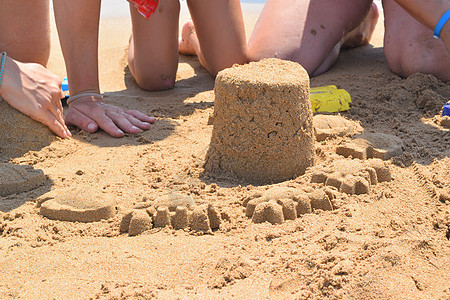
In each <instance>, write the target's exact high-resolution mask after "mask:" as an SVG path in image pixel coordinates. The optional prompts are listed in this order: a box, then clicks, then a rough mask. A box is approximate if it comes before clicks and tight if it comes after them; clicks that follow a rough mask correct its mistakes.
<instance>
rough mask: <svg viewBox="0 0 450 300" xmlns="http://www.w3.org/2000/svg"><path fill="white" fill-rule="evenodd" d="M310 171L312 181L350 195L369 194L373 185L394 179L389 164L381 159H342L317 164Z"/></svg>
mask: <svg viewBox="0 0 450 300" xmlns="http://www.w3.org/2000/svg"><path fill="white" fill-rule="evenodd" d="M308 173H310V174H311V182H315V183H323V184H325V185H326V186H332V187H335V188H337V189H338V190H339V191H340V192H342V193H346V194H350V195H353V194H356V195H360V194H368V193H369V192H370V188H371V186H372V185H376V184H378V183H379V182H384V181H390V180H391V179H392V176H391V171H390V169H389V167H388V165H387V164H386V163H385V162H383V161H382V160H381V159H369V160H367V161H358V160H349V159H341V160H336V161H334V162H333V163H332V164H330V165H327V166H315V167H313V168H311V169H310V170H308Z"/></svg>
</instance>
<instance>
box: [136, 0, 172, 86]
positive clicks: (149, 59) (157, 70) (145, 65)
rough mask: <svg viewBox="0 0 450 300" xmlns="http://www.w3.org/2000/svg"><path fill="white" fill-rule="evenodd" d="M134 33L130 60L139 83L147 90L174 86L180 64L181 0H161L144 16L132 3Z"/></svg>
mask: <svg viewBox="0 0 450 300" xmlns="http://www.w3.org/2000/svg"><path fill="white" fill-rule="evenodd" d="M130 9H131V18H132V22H133V35H132V38H131V39H130V48H129V51H128V64H129V67H130V71H131V73H132V74H133V76H134V78H135V79H136V82H137V83H138V85H139V86H140V87H141V88H142V89H144V90H166V89H170V88H172V87H173V85H174V84H175V77H176V72H177V67H178V46H177V45H178V17H179V12H180V3H179V2H178V0H167V1H160V3H159V6H158V9H157V10H156V12H155V13H154V14H153V15H152V16H151V17H150V19H148V20H147V19H145V18H144V17H142V16H141V15H140V14H139V13H138V11H137V10H136V9H135V8H134V7H133V6H130Z"/></svg>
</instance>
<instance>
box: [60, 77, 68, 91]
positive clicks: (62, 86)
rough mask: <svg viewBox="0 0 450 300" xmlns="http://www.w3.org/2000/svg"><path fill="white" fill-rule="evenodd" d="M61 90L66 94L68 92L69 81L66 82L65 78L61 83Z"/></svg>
mask: <svg viewBox="0 0 450 300" xmlns="http://www.w3.org/2000/svg"><path fill="white" fill-rule="evenodd" d="M61 90H62V91H63V92H67V91H68V90H69V81H68V80H67V77H65V78H64V80H63V82H62V85H61Z"/></svg>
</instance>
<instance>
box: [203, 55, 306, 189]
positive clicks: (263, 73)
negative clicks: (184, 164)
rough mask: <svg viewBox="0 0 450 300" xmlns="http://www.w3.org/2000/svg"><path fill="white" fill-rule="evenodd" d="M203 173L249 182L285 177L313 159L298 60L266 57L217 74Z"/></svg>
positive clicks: (299, 171)
mask: <svg viewBox="0 0 450 300" xmlns="http://www.w3.org/2000/svg"><path fill="white" fill-rule="evenodd" d="M214 91H215V102H214V103H215V104H214V122H213V125H214V129H213V133H212V138H211V143H210V148H209V150H208V153H207V156H206V163H205V171H206V173H207V174H213V175H214V174H215V175H219V174H220V175H222V174H224V173H225V174H232V175H234V176H237V177H238V178H239V179H240V180H244V181H246V182H249V183H253V184H266V183H274V182H281V181H285V180H290V179H292V178H295V177H297V176H299V175H302V174H304V172H305V170H306V168H307V167H309V166H312V165H313V163H314V133H313V126H312V110H311V103H310V100H309V77H308V74H307V72H306V71H305V70H304V69H303V67H302V66H300V65H299V64H297V63H293V62H288V61H282V60H279V59H265V60H262V61H259V62H252V63H250V64H247V65H244V66H234V67H232V68H229V69H226V70H224V71H222V72H220V73H219V74H218V76H217V78H216V82H215V88H214Z"/></svg>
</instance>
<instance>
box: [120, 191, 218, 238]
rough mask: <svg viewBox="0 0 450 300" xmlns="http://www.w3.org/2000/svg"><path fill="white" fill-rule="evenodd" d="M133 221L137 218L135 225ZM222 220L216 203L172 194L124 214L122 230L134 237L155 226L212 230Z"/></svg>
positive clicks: (138, 205)
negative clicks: (199, 201) (196, 200)
mask: <svg viewBox="0 0 450 300" xmlns="http://www.w3.org/2000/svg"><path fill="white" fill-rule="evenodd" d="M133 220H136V221H135V224H134V223H133ZM221 222H222V218H221V215H220V212H219V210H218V209H217V208H216V207H215V206H213V205H211V204H207V203H196V202H195V201H194V199H193V198H192V196H188V195H183V194H180V193H171V194H168V195H164V196H160V197H158V198H156V199H154V200H153V201H151V202H143V203H138V204H137V205H135V207H134V209H133V210H132V211H131V212H129V213H127V214H125V215H124V216H123V217H122V221H121V223H120V232H121V233H126V232H128V235H130V236H133V235H137V234H141V233H142V232H144V231H146V230H150V229H152V228H153V227H159V228H162V227H166V226H171V227H172V228H174V229H190V230H193V231H203V232H212V230H216V229H219V227H220V224H221Z"/></svg>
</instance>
